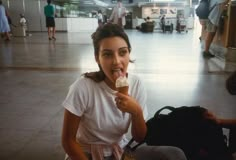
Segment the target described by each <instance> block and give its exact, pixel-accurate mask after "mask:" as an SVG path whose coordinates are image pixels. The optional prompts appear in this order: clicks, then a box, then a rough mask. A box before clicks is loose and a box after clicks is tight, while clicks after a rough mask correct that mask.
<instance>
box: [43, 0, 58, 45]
mask: <svg viewBox="0 0 236 160" xmlns="http://www.w3.org/2000/svg"><path fill="white" fill-rule="evenodd" d="M47 3H48V4H47V5H46V6H45V7H44V15H45V16H46V27H47V28H48V39H49V40H52V39H53V40H56V38H55V32H56V27H55V19H54V17H55V9H54V7H53V6H52V5H51V0H47Z"/></svg>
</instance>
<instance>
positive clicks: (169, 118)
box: [131, 106, 232, 160]
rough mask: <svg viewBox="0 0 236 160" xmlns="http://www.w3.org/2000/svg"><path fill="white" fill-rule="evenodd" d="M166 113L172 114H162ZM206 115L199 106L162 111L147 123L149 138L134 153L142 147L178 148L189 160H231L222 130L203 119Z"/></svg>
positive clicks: (168, 107)
mask: <svg viewBox="0 0 236 160" xmlns="http://www.w3.org/2000/svg"><path fill="white" fill-rule="evenodd" d="M166 109H167V110H169V111H171V112H170V113H168V114H161V111H163V110H166ZM206 111H207V110H206V109H205V108H202V107H200V106H192V107H187V106H182V107H178V108H174V107H171V106H165V107H163V108H161V109H160V110H158V111H157V112H156V113H155V115H154V117H153V118H151V119H149V120H148V121H147V122H146V125H147V134H146V137H145V139H144V141H143V142H141V143H139V144H137V145H136V146H135V147H133V150H134V149H136V148H137V147H138V146H139V145H141V144H143V143H146V144H147V145H153V146H163V145H164V146H176V147H179V148H181V149H182V150H183V151H184V153H185V155H186V157H187V158H188V160H231V159H232V155H231V154H230V152H229V149H228V147H227V144H226V136H225V135H224V134H223V130H222V128H221V127H220V126H219V125H217V124H216V123H215V122H214V121H212V120H209V119H206V118H204V114H205V112H206ZM131 141H132V140H131Z"/></svg>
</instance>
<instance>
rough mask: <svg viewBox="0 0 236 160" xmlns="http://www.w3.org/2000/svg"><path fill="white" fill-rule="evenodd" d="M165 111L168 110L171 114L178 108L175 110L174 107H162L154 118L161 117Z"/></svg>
mask: <svg viewBox="0 0 236 160" xmlns="http://www.w3.org/2000/svg"><path fill="white" fill-rule="evenodd" d="M165 109H168V110H170V111H171V112H173V111H174V110H175V109H176V108H175V107H172V106H165V107H162V108H161V109H159V110H158V111H157V112H156V113H155V115H154V117H157V116H159V115H160V113H161V111H163V110H165Z"/></svg>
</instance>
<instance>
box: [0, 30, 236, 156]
mask: <svg viewBox="0 0 236 160" xmlns="http://www.w3.org/2000/svg"><path fill="white" fill-rule="evenodd" d="M126 32H127V33H128V35H129V37H130V41H131V45H132V52H131V57H132V59H134V60H135V63H134V64H131V65H130V68H129V72H131V73H135V74H138V75H139V76H141V77H142V80H143V81H144V83H145V86H146V88H147V92H148V107H149V113H150V115H149V116H152V115H153V114H154V112H155V111H156V110H157V109H158V108H160V107H162V106H165V105H171V106H182V105H189V106H190V105H200V106H203V107H206V108H208V109H210V110H211V111H212V112H214V113H215V114H216V115H218V116H220V117H226V118H236V107H235V104H236V98H235V96H232V95H230V94H229V93H228V92H227V91H226V89H225V79H226V78H227V76H228V73H227V72H224V69H223V67H222V65H221V64H222V63H221V61H220V60H219V59H217V58H213V59H210V60H207V59H204V58H203V57H202V55H201V48H200V43H199V39H198V37H199V31H198V30H197V29H195V30H190V31H189V32H188V33H187V34H186V33H181V34H178V33H176V32H174V33H173V34H170V33H166V34H163V33H160V32H158V31H155V32H154V33H147V34H144V33H141V32H138V31H136V30H127V31H126ZM90 35H91V33H73V34H72V33H57V41H55V42H53V41H50V42H48V40H47V34H46V33H32V36H31V37H26V38H20V37H14V38H12V40H11V41H10V42H8V43H4V42H3V41H2V40H0V68H1V70H0V73H1V74H0V80H1V83H0V89H1V91H0V106H1V107H0V113H1V114H0V159H2V160H26V159H27V160H29V159H33V160H42V159H44V160H59V159H63V157H64V151H63V149H62V147H61V142H60V134H61V128H62V118H63V108H62V106H61V102H62V101H63V99H64V98H65V96H66V94H67V91H68V87H69V85H70V84H71V83H72V82H73V81H74V80H75V79H76V78H77V77H78V76H79V75H80V74H81V73H83V72H87V71H92V70H97V64H96V63H95V61H94V56H93V48H92V42H91V39H90Z"/></svg>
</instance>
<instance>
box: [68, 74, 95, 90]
mask: <svg viewBox="0 0 236 160" xmlns="http://www.w3.org/2000/svg"><path fill="white" fill-rule="evenodd" d="M95 83H96V82H95V81H93V80H92V79H90V78H86V77H84V76H80V77H78V78H77V79H76V80H75V82H74V83H73V84H72V86H74V87H80V88H81V87H94V86H95Z"/></svg>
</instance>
